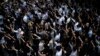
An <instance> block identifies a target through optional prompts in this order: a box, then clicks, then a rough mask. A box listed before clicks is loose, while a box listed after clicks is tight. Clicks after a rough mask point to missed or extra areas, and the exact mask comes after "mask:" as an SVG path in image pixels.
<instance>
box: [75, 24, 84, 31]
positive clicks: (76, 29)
mask: <svg viewBox="0 0 100 56" xmlns="http://www.w3.org/2000/svg"><path fill="white" fill-rule="evenodd" d="M77 25H79V23H78V22H77V23H75V25H74V30H75V31H78V32H80V31H82V28H81V27H77Z"/></svg>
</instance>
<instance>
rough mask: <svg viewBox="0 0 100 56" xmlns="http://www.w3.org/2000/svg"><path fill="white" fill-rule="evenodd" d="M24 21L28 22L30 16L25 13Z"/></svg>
mask: <svg viewBox="0 0 100 56" xmlns="http://www.w3.org/2000/svg"><path fill="white" fill-rule="evenodd" d="M23 21H24V22H26V23H27V22H28V17H27V15H25V16H24V17H23Z"/></svg>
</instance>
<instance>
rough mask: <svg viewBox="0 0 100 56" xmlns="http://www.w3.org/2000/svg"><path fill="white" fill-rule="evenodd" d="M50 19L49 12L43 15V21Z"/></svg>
mask: <svg viewBox="0 0 100 56" xmlns="http://www.w3.org/2000/svg"><path fill="white" fill-rule="evenodd" d="M47 18H48V12H46V13H45V14H43V15H42V19H43V20H46V19H47Z"/></svg>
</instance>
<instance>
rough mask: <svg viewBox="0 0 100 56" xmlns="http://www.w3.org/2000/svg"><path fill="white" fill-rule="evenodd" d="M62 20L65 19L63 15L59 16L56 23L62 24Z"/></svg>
mask: <svg viewBox="0 0 100 56" xmlns="http://www.w3.org/2000/svg"><path fill="white" fill-rule="evenodd" d="M63 21H65V17H64V16H62V17H61V18H59V20H58V24H59V25H62V22H63Z"/></svg>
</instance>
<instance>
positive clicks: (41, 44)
mask: <svg viewBox="0 0 100 56" xmlns="http://www.w3.org/2000/svg"><path fill="white" fill-rule="evenodd" d="M43 49H44V43H43V42H40V43H39V51H42V50H43Z"/></svg>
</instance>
